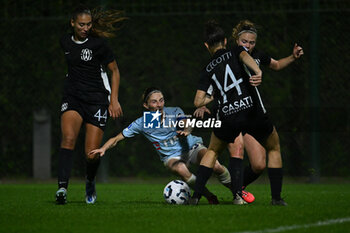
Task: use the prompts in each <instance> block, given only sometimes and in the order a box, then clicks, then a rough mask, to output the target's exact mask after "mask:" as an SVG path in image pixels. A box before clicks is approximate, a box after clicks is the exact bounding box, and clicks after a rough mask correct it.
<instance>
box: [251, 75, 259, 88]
mask: <svg viewBox="0 0 350 233" xmlns="http://www.w3.org/2000/svg"><path fill="white" fill-rule="evenodd" d="M249 82H250V85H252V86H254V87H256V86H259V85H260V84H261V82H262V74H256V75H252V76H251V77H250V78H249Z"/></svg>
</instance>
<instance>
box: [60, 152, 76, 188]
mask: <svg viewBox="0 0 350 233" xmlns="http://www.w3.org/2000/svg"><path fill="white" fill-rule="evenodd" d="M72 164H73V150H69V149H65V148H61V149H60V151H59V154H58V188H59V189H60V188H65V189H67V188H68V181H69V177H70V172H71V170H72Z"/></svg>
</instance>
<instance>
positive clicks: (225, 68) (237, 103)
mask: <svg viewBox="0 0 350 233" xmlns="http://www.w3.org/2000/svg"><path fill="white" fill-rule="evenodd" d="M242 51H245V50H244V48H243V47H242V46H239V47H234V48H233V49H232V50H227V49H220V50H218V51H216V53H215V54H214V55H213V57H212V58H211V60H210V62H209V63H208V65H207V66H206V67H205V68H204V70H203V72H202V74H201V78H200V82H199V86H198V89H199V90H202V91H205V92H207V91H208V88H209V87H210V86H212V87H213V91H214V98H215V99H216V100H217V101H218V104H219V106H218V110H219V117H220V119H222V120H224V119H229V118H230V119H232V118H237V117H239V116H242V117H244V116H246V115H247V114H249V113H250V112H251V111H252V110H253V107H254V101H253V98H252V96H251V92H252V86H251V85H250V83H249V78H248V76H247V74H246V72H245V71H244V69H243V66H242V64H241V62H240V61H239V54H240V53H241V52H242Z"/></svg>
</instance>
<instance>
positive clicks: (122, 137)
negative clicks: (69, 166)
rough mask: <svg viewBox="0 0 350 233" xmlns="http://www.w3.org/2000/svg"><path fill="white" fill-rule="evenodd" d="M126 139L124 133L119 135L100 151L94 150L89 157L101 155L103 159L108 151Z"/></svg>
mask: <svg viewBox="0 0 350 233" xmlns="http://www.w3.org/2000/svg"><path fill="white" fill-rule="evenodd" d="M124 138H125V137H124V135H123V134H122V133H119V134H118V135H117V136H115V137H113V138H110V139H109V140H108V141H107V142H106V143H105V144H104V145H103V146H102V147H101V148H100V149H95V150H92V151H91V152H90V153H89V155H95V154H100V156H101V157H102V156H103V155H104V154H105V152H106V150H108V149H110V148H112V147H114V146H115V145H117V143H118V142H119V141H121V140H123V139H124Z"/></svg>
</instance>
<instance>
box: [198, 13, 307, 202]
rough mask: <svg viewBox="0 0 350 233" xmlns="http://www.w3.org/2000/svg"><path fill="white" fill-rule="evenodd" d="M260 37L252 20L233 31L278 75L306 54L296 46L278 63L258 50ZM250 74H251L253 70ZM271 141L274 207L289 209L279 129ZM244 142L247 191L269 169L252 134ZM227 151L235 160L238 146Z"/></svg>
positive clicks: (231, 145) (263, 114)
mask: <svg viewBox="0 0 350 233" xmlns="http://www.w3.org/2000/svg"><path fill="white" fill-rule="evenodd" d="M257 36H258V32H257V29H256V26H255V24H254V23H252V22H250V21H249V20H242V21H240V22H239V23H238V24H237V25H236V26H235V27H234V28H233V30H232V38H233V39H234V41H235V42H236V43H237V45H240V46H243V47H245V48H246V49H247V51H248V53H249V54H250V55H251V56H252V57H253V58H254V60H255V62H256V63H257V64H258V65H259V66H260V65H263V66H268V67H269V68H271V69H273V70H276V71H277V70H281V69H284V68H285V67H287V66H288V65H290V64H291V63H292V62H294V61H295V60H296V59H299V58H300V57H301V56H302V55H303V54H304V52H303V49H302V47H300V46H299V45H297V44H295V45H294V48H293V51H292V54H291V55H289V56H287V57H284V58H282V59H279V60H275V59H273V58H271V57H270V56H269V55H268V54H266V53H265V52H263V51H261V50H258V49H256V48H255V45H256V39H257ZM247 72H249V73H251V71H249V69H248V70H247ZM254 92H255V93H254V94H255V95H256V97H257V98H256V99H258V101H259V105H260V111H259V112H258V113H259V114H260V119H265V121H267V120H268V115H267V112H266V109H265V107H264V104H263V101H262V99H261V96H260V93H259V91H258V89H257V88H256V89H255V90H254ZM208 94H209V95H211V93H210V92H208ZM205 112H207V113H209V114H210V113H211V112H210V110H209V109H207V108H206V107H201V108H198V109H197V110H196V112H195V113H194V115H195V116H197V117H202V118H203V116H204V113H205ZM213 112H215V111H213ZM271 138H273V140H270V144H271V146H272V148H271V149H270V150H269V153H268V176H269V179H270V186H271V196H272V199H271V204H272V205H282V206H285V205H287V203H286V202H285V201H284V200H283V199H282V198H281V191H282V180H283V172H282V156H281V150H280V145H279V136H278V133H277V130H276V129H275V127H274V129H273V136H272V137H271ZM243 141H244V148H245V150H246V151H247V155H248V158H249V162H250V164H249V166H247V167H245V169H244V175H243V177H244V179H243V187H244V188H245V187H246V186H247V185H249V184H250V183H252V182H253V181H255V180H256V179H257V178H258V177H259V176H260V175H261V173H262V172H263V170H264V169H265V167H266V150H265V148H264V147H263V146H262V145H261V144H260V143H259V142H258V141H257V140H256V139H255V138H254V137H252V136H251V135H250V134H248V133H246V134H245V135H244V136H243ZM227 148H228V150H229V152H230V154H231V156H233V155H234V154H235V153H236V148H235V145H234V143H229V144H228V145H227ZM243 195H244V193H243ZM243 198H244V196H243Z"/></svg>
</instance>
